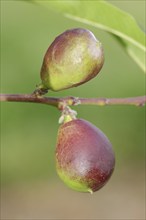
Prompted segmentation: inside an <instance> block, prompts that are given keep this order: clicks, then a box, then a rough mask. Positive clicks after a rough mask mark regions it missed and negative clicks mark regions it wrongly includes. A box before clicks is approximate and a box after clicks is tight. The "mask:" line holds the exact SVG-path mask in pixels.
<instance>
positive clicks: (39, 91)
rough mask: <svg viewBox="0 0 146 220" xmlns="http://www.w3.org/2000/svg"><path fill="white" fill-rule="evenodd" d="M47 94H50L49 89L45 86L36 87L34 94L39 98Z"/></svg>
mask: <svg viewBox="0 0 146 220" xmlns="http://www.w3.org/2000/svg"><path fill="white" fill-rule="evenodd" d="M46 93H48V88H45V87H44V86H43V84H39V85H37V86H36V89H35V90H34V92H33V93H32V94H33V95H35V96H37V97H39V96H42V95H45V94H46Z"/></svg>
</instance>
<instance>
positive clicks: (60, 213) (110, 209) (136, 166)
mask: <svg viewBox="0 0 146 220" xmlns="http://www.w3.org/2000/svg"><path fill="white" fill-rule="evenodd" d="M109 2H111V3H112V4H114V5H116V6H118V7H119V8H121V9H123V10H125V11H127V12H129V13H131V14H132V15H133V16H134V17H135V19H136V20H137V22H138V24H139V25H140V27H141V28H142V29H144V28H145V20H144V18H145V1H143V0H141V1H138V0H137V1H135V0H133V1H132V0H129V1H120V0H118V1H109ZM1 6H2V7H1V93H31V92H33V91H34V89H35V86H36V84H38V83H40V77H39V72H40V68H41V64H42V60H43V56H44V53H45V52H46V50H47V48H48V46H49V45H50V44H51V42H52V41H53V40H54V38H55V37H56V36H57V35H59V34H60V33H62V32H63V31H65V30H66V29H70V28H75V27H82V28H87V29H90V30H91V31H92V32H93V33H94V34H95V36H96V37H97V38H98V39H99V40H100V41H101V42H102V43H103V46H104V51H105V64H104V67H103V69H102V70H101V73H100V74H99V75H98V76H97V77H96V78H94V80H91V81H89V82H88V83H86V84H84V85H82V86H80V87H77V88H73V89H69V90H65V91H61V92H51V91H50V92H49V93H48V96H59V97H62V96H77V97H109V98H110V97H112V98H114V97H130V96H140V95H144V93H145V84H144V77H145V76H144V74H143V72H142V71H141V69H140V68H139V67H138V66H137V65H136V64H135V63H134V62H133V60H131V58H129V57H128V55H127V54H126V53H125V51H124V50H123V49H122V48H121V46H120V45H119V44H118V42H117V41H116V40H115V39H114V38H113V37H112V36H111V35H109V34H107V33H106V32H104V31H101V30H99V29H96V28H94V27H91V26H88V25H83V24H81V23H79V22H75V21H71V20H69V19H66V18H64V17H63V16H62V15H60V14H57V13H55V12H54V11H52V10H48V9H46V8H43V7H41V6H39V5H37V4H36V5H35V4H32V3H30V2H29V1H28V2H25V1H13V0H11V1H4V0H3V1H1ZM89 6H90V1H89ZM74 109H75V110H77V112H78V117H80V118H84V119H86V120H88V121H90V122H92V123H93V124H95V125H96V126H97V127H99V128H100V129H101V130H103V132H104V133H105V134H106V135H107V136H108V137H109V139H110V140H111V142H112V144H113V148H114V151H115V154H116V168H115V172H114V174H113V176H112V178H111V180H110V181H109V183H108V184H107V185H106V186H105V187H104V188H103V189H101V190H100V191H99V192H96V193H95V194H94V195H93V196H91V195H88V194H82V193H77V192H74V191H72V190H70V189H68V188H67V187H66V186H65V185H64V184H63V183H62V182H61V180H60V179H59V178H58V176H57V175H56V171H55V163H54V150H55V144H56V136H57V130H58V126H59V125H58V119H59V116H60V114H59V111H58V110H57V109H55V108H53V107H51V106H45V105H41V104H30V103H29V104H27V103H1V200H2V204H1V215H2V219H8V218H9V219H12V218H13V219H28V218H29V219H31V218H32V219H43V218H45V219H93V218H94V219H144V210H145V208H144V204H145V198H144V185H145V183H144V177H145V166H144V164H145V149H144V148H145V120H144V113H145V108H144V107H141V108H140V107H134V106H106V107H97V106H76V107H74Z"/></svg>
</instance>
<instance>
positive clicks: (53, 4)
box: [34, 0, 146, 71]
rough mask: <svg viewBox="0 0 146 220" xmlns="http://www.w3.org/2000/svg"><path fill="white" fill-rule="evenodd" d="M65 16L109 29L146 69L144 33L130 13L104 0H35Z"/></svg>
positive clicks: (105, 29) (132, 56)
mask: <svg viewBox="0 0 146 220" xmlns="http://www.w3.org/2000/svg"><path fill="white" fill-rule="evenodd" d="M34 2H37V3H39V4H41V5H44V6H47V7H49V8H52V9H54V10H57V11H58V12H61V13H63V14H64V15H65V16H66V17H68V18H70V19H73V20H76V21H79V22H82V23H85V24H88V25H92V26H94V27H97V28H100V29H102V30H104V31H107V32H109V33H111V34H113V35H115V36H117V37H118V38H119V39H120V42H122V45H123V46H124V48H125V49H126V51H127V53H128V54H129V55H130V56H131V58H133V60H134V61H135V62H136V63H137V64H138V65H139V66H140V67H141V68H142V69H143V70H144V71H145V61H144V57H145V52H146V47H145V34H144V32H143V31H142V30H141V29H140V28H139V26H138V25H137V23H136V21H135V19H134V18H133V17H132V16H131V15H129V14H128V13H126V12H124V11H122V10H120V9H118V8H117V7H115V6H113V5H112V4H109V3H107V2H106V1H103V0H98V1H90V2H89V1H86V0H84V1H80V0H78V1H74V0H68V1H64V0H63V1H60V0H59V1H58V0H56V1H38V0H36V1H34Z"/></svg>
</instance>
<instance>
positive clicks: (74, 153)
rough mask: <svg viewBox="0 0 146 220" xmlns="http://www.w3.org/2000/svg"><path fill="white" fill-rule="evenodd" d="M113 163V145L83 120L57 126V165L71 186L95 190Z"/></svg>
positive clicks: (80, 189) (110, 172) (107, 175)
mask: <svg viewBox="0 0 146 220" xmlns="http://www.w3.org/2000/svg"><path fill="white" fill-rule="evenodd" d="M114 166H115V157H114V153H113V150H112V146H111V143H110V141H109V140H108V138H107V137H106V136H105V134H104V133H103V132H102V131H101V130H100V129H98V128H97V127H95V126H94V125H92V124H91V123H89V122H88V121H85V120H83V119H74V120H71V121H69V122H66V123H64V124H63V125H61V126H60V128H59V132H58V140H57V147H56V168H57V172H58V174H59V176H60V178H61V179H62V180H63V181H64V182H65V184H67V185H68V186H69V187H70V188H72V189H74V190H77V191H81V192H90V193H92V192H95V191H97V190H99V189H100V188H101V187H103V186H104V185H105V184H106V182H107V181H108V180H109V178H110V176H111V174H112V172H113V170H114Z"/></svg>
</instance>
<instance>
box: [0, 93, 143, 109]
mask: <svg viewBox="0 0 146 220" xmlns="http://www.w3.org/2000/svg"><path fill="white" fill-rule="evenodd" d="M0 101H9V102H32V103H41V104H47V105H52V106H55V107H57V108H59V109H61V108H62V106H63V105H69V106H72V105H79V104H81V105H98V106H104V105H135V106H144V105H145V104H146V96H138V97H132V98H76V97H65V98H56V97H43V96H36V95H34V94H0Z"/></svg>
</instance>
